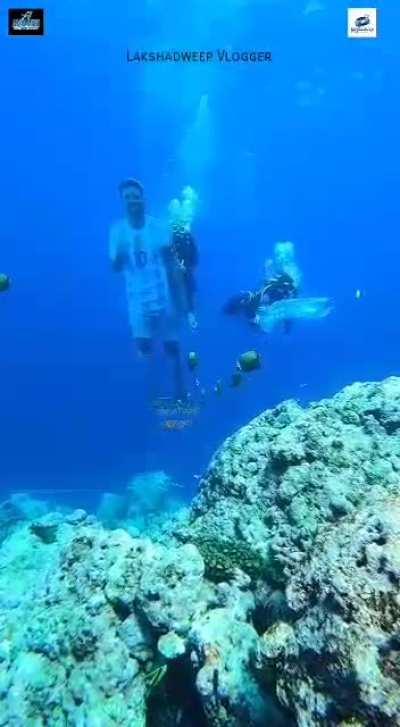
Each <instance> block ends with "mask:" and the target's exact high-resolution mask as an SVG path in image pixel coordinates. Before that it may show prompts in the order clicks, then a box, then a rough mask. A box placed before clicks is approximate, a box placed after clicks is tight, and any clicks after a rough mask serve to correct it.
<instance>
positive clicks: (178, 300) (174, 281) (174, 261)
mask: <svg viewBox="0 0 400 727" xmlns="http://www.w3.org/2000/svg"><path fill="white" fill-rule="evenodd" d="M165 256H166V267H167V272H168V277H169V281H170V289H171V292H172V296H173V298H174V302H175V306H176V309H177V310H180V311H182V312H184V313H186V315H187V319H188V323H189V325H190V327H191V328H192V329H195V328H197V319H196V315H195V293H196V279H195V269H196V267H197V265H198V262H199V253H198V248H197V244H196V241H195V239H194V237H193V234H192V233H191V232H189V231H187V230H184V229H182V228H179V227H177V228H176V229H174V231H173V234H172V238H171V242H170V245H169V246H168V247H167V248H165Z"/></svg>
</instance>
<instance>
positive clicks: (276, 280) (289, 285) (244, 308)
mask: <svg viewBox="0 0 400 727" xmlns="http://www.w3.org/2000/svg"><path fill="white" fill-rule="evenodd" d="M297 292H298V289H297V287H296V286H295V284H294V282H293V280H292V278H291V277H290V275H288V274H287V273H282V274H281V275H276V276H274V277H273V278H270V279H269V280H267V281H266V282H265V283H264V285H262V286H261V288H259V289H258V290H254V291H252V290H244V291H242V292H241V293H238V294H237V295H233V296H232V298H230V299H229V300H228V301H227V303H225V305H224V307H223V312H224V313H226V314H227V315H241V314H242V315H244V316H245V317H246V318H248V319H249V320H250V322H251V323H256V322H257V311H258V309H259V307H260V306H261V305H272V304H273V303H276V302H277V301H278V300H287V299H288V298H295V297H296V296H297Z"/></svg>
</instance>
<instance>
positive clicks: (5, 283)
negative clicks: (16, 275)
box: [0, 273, 11, 293]
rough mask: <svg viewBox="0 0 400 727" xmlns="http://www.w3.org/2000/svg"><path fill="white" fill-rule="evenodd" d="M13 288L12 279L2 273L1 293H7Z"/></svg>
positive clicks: (0, 275) (0, 281)
mask: <svg viewBox="0 0 400 727" xmlns="http://www.w3.org/2000/svg"><path fill="white" fill-rule="evenodd" d="M10 287H11V278H10V277H9V275H5V273H0V293H5V292H6V291H7V290H9V289H10Z"/></svg>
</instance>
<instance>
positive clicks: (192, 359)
mask: <svg viewBox="0 0 400 727" xmlns="http://www.w3.org/2000/svg"><path fill="white" fill-rule="evenodd" d="M199 362H200V358H199V354H198V353H196V351H190V353H188V357H187V363H188V366H189V368H190V370H191V371H194V370H195V369H197V367H198V365H199Z"/></svg>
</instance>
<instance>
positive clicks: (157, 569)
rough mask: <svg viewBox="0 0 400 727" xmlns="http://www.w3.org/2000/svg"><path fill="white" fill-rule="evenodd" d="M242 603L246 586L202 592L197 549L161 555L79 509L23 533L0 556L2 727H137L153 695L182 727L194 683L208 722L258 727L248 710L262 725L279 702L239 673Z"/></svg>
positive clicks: (250, 644)
mask: <svg viewBox="0 0 400 727" xmlns="http://www.w3.org/2000/svg"><path fill="white" fill-rule="evenodd" d="M244 585H245V586H246V583H245V584H244ZM247 585H248V584H247ZM249 598H250V601H251V596H250V594H249V592H248V591H246V588H244V590H243V589H242V590H240V591H239V590H238V589H237V586H236V585H234V584H232V585H229V584H226V588H225V591H224V592H222V591H221V590H220V589H219V588H218V587H216V586H215V585H214V584H212V583H209V582H207V581H206V579H205V578H204V562H203V559H202V557H201V555H200V553H199V552H198V550H197V548H196V547H195V546H194V545H191V544H186V545H182V546H180V547H173V546H172V545H171V547H168V548H167V547H165V546H163V545H160V544H156V543H153V542H151V541H150V540H148V539H138V538H136V539H134V538H132V537H131V536H130V535H129V534H128V533H127V532H125V531H123V530H114V531H107V530H105V529H103V528H102V527H101V526H100V525H99V523H97V522H96V520H95V519H94V518H92V517H90V516H89V517H88V516H87V515H86V513H84V512H83V511H78V512H76V513H74V514H72V515H69V516H66V517H62V516H60V515H58V514H57V516H56V517H50V516H48V515H47V516H45V517H43V518H42V519H39V520H35V522H34V523H31V524H27V525H25V526H23V527H20V528H18V529H17V530H15V531H14V532H13V533H12V535H11V536H10V537H9V538H8V539H7V540H6V541H5V542H4V543H3V547H2V548H1V549H0V612H1V618H0V661H1V667H2V669H1V678H0V695H1V700H0V725H11V724H13V725H20V726H21V727H22V725H24V727H25V725H29V724H32V725H35V727H36V725H38V726H39V725H46V724H51V725H54V726H55V727H57V726H58V725H60V727H61V725H65V724H74V725H75V724H76V725H79V724H82V725H83V724H85V725H90V726H92V725H93V727H97V725H99V726H100V725H101V727H109V726H110V727H112V726H113V725H121V726H125V725H126V726H128V725H129V726H131V725H135V727H140V726H141V725H143V727H144V725H145V724H147V723H148V722H147V721H146V720H147V719H148V718H149V719H150V720H151V719H152V715H151V714H150V716H149V715H148V705H149V704H151V698H152V696H153V691H154V690H155V689H157V688H159V687H162V688H163V689H164V692H165V694H164V696H163V697H162V698H161V696H159V698H158V701H157V700H156V702H155V707H154V712H155V713H157V710H159V711H160V714H163V713H164V712H165V705H168V709H169V712H170V714H171V715H172V716H171V720H172V721H171V724H177V722H176V720H177V719H178V716H179V718H180V719H181V720H184V718H185V719H186V716H185V715H186V712H187V714H190V713H191V711H192V710H193V705H192V704H191V701H190V699H189V703H188V704H187V703H185V699H186V700H187V699H188V697H187V694H190V690H191V689H192V690H195V686H194V685H195V679H196V674H197V678H198V680H199V685H201V686H199V693H198V694H199V696H198V710H199V713H200V712H201V709H202V708H201V701H203V703H204V705H205V710H206V711H207V710H208V711H210V710H211V707H210V705H211V704H212V705H213V706H212V714H215V715H219V714H220V712H221V710H222V712H223V714H226V713H228V714H230V719H231V720H232V719H234V717H233V715H237V720H236V717H235V721H234V722H228V721H226V720H225V722H224V723H226V724H229V723H232V724H243V725H244V724H257V719H258V717H257V719H256V717H254V719H253V718H252V714H253V712H254V704H255V702H256V701H257V710H258V711H257V715H260V714H262V713H263V710H264V714H265V715H267V714H269V711H270V710H271V709H272V707H271V704H273V701H274V700H273V699H272V700H271V699H269V698H268V697H267V696H266V695H264V694H263V689H262V688H261V687H260V686H259V685H258V684H257V683H256V682H255V681H254V680H253V681H252V679H251V677H250V675H247V674H246V666H247V665H248V662H249V652H250V651H251V650H252V651H254V650H255V645H256V642H257V639H258V636H257V633H256V631H255V630H254V629H253V627H252V626H251V625H250V624H247V623H246V617H247V613H248V610H249V608H248V601H249ZM229 604H230V605H229ZM222 624H224V627H225V631H224V632H222V633H221V635H218V631H219V626H220V625H221V626H222ZM227 628H228V630H229V634H228V632H227ZM239 646H240V647H243V646H245V651H244V652H243V653H242V656H241V660H240V664H241V666H240V668H239V662H238V660H237V659H236V647H239ZM217 653H218V656H217ZM212 654H215V661H212V657H211V655H212ZM179 659H181V660H183V662H184V663H183V664H182V666H181V668H179V666H178V670H177V671H176V672H175V674H177V675H178V676H177V678H178V679H180V678H182V677H181V675H182V674H183V673H185V670H186V674H187V685H186V692H187V694H186V696H185V698H183V697H182V696H181V697H176V698H175V697H174V696H171V694H170V692H169V691H168V680H167V678H166V675H167V671H168V665H169V663H170V662H171V661H174V660H175V661H179ZM188 665H191V667H190V670H191V671H190V674H189V673H188ZM210 669H211V672H210ZM219 669H221V675H222V677H223V678H222V679H221V687H219V686H218V689H217V688H216V683H215V679H216V677H215V674H218V670H219ZM164 682H165V684H164ZM239 684H240V685H241V690H242V691H241V693H240V694H239V693H237V694H236V691H237V687H238V686H239ZM246 684H247V685H249V686H250V685H251V687H252V689H251V692H250V691H249V693H247V690H246V689H245V685H246ZM230 686H232V693H230ZM224 690H225V691H226V699H225V706H223V703H222V702H220V691H221V694H222V692H223V691H224ZM193 698H194V697H193ZM174 699H176V704H174ZM227 703H229V708H228V710H227V707H226V704H227ZM275 711H276V714H277V715H278V716H279V709H278V708H275ZM218 719H219V716H218ZM242 719H243V722H242V721H241V720H242ZM174 720H175V721H174ZM154 723H155V724H156V723H158V724H160V725H161V724H162V721H161V717H160V719H159V720H155V722H154ZM181 723H182V724H185V722H184V721H182V722H181ZM219 723H220V722H218V721H217V717H216V718H215V720H214V721H210V724H219ZM279 723H280V722H279V721H278V719H277V720H276V722H275V723H274V724H279ZM187 724H191V723H190V722H187Z"/></svg>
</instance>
